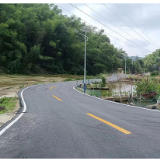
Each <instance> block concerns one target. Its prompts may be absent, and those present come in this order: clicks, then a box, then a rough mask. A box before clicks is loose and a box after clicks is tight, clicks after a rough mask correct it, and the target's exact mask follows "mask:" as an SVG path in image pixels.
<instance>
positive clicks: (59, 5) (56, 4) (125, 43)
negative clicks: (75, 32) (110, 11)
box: [56, 4, 139, 49]
mask: <svg viewBox="0 0 160 160" xmlns="http://www.w3.org/2000/svg"><path fill="white" fill-rule="evenodd" d="M56 5H57V6H59V7H60V8H62V9H64V10H66V11H67V12H68V13H70V14H72V15H74V16H75V17H77V16H76V15H75V14H74V13H72V12H70V11H68V10H67V9H65V8H64V7H62V6H60V5H58V4H56ZM81 20H83V21H85V20H84V19H81ZM85 22H86V23H88V24H89V25H91V26H94V25H92V24H91V23H89V22H87V21H85ZM104 33H105V34H106V35H109V36H110V37H112V38H113V39H116V40H118V41H120V42H122V43H124V44H126V45H128V46H131V47H133V48H136V47H135V46H133V45H131V44H128V43H126V42H124V41H122V40H120V39H118V38H116V37H113V36H112V35H110V34H108V33H106V32H104ZM136 49H139V48H136Z"/></svg>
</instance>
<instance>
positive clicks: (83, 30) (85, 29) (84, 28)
mask: <svg viewBox="0 0 160 160" xmlns="http://www.w3.org/2000/svg"><path fill="white" fill-rule="evenodd" d="M90 30H91V29H90V28H88V27H83V28H82V29H81V31H82V32H84V33H85V34H82V33H79V32H78V31H76V30H75V31H76V32H77V33H79V34H81V35H83V36H84V38H85V47H84V82H83V83H84V93H85V92H86V41H88V37H87V36H86V33H87V32H90ZM86 38H87V39H86Z"/></svg>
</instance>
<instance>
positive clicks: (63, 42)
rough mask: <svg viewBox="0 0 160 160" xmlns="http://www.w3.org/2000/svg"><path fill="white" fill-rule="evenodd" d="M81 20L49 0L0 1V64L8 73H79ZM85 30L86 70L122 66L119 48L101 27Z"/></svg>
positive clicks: (106, 70)
mask: <svg viewBox="0 0 160 160" xmlns="http://www.w3.org/2000/svg"><path fill="white" fill-rule="evenodd" d="M85 25H86V24H85V23H82V22H81V19H80V18H76V17H74V16H72V17H67V16H65V15H62V11H61V10H60V9H58V7H57V6H55V5H53V4H0V68H1V69H3V70H5V71H6V73H10V74H15V73H19V74H31V73H52V74H56V73H69V74H83V65H84V37H83V36H81V35H79V34H78V33H76V32H75V30H78V31H79V30H80V29H81V28H82V27H83V26H85ZM89 27H91V28H92V31H91V33H87V36H88V38H89V40H88V42H87V74H90V75H95V74H99V73H102V72H114V71H115V70H116V69H117V67H121V66H123V67H124V55H125V54H126V53H125V52H124V51H123V50H122V49H117V48H115V47H114V46H113V45H112V44H111V42H110V39H109V37H107V36H106V35H105V34H104V31H103V30H99V31H96V30H95V27H93V26H89Z"/></svg>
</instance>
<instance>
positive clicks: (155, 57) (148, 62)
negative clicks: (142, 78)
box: [143, 49, 160, 71]
mask: <svg viewBox="0 0 160 160" xmlns="http://www.w3.org/2000/svg"><path fill="white" fill-rule="evenodd" d="M143 61H144V66H145V68H146V69H147V70H148V71H154V70H158V66H159V67H160V49H157V50H156V51H155V52H153V53H152V54H149V55H147V56H146V57H145V58H143Z"/></svg>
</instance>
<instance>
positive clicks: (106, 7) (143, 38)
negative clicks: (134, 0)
mask: <svg viewBox="0 0 160 160" xmlns="http://www.w3.org/2000/svg"><path fill="white" fill-rule="evenodd" d="M103 5H104V6H105V7H106V8H107V9H108V10H109V11H110V12H112V13H113V14H114V15H115V16H116V17H118V18H119V19H120V20H121V21H122V22H123V23H124V24H126V25H127V26H128V27H129V28H130V29H132V30H133V31H134V32H135V33H137V32H136V31H135V30H134V29H133V28H131V27H130V26H129V25H128V24H127V23H126V22H125V21H123V19H121V18H120V17H119V16H118V15H117V14H116V13H114V12H113V11H112V10H111V9H110V8H109V7H107V6H106V5H105V4H103ZM137 34H138V33H137ZM138 35H139V36H140V37H142V36H141V35H140V34H138ZM142 38H143V39H144V40H146V39H145V38H144V37H142ZM146 41H148V40H146ZM148 42H149V41H148ZM149 43H150V44H152V43H151V42H149ZM152 45H153V44H152ZM154 46H155V45H154ZM151 47H152V46H151ZM156 47H157V46H156Z"/></svg>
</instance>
